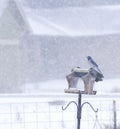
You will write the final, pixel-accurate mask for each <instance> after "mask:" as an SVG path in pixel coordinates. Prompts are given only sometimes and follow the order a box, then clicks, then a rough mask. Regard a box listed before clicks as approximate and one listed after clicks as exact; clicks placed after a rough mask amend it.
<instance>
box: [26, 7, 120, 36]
mask: <svg viewBox="0 0 120 129" xmlns="http://www.w3.org/2000/svg"><path fill="white" fill-rule="evenodd" d="M24 12H25V14H26V16H27V19H28V21H29V24H30V26H31V27H32V31H33V33H34V34H37V35H70V36H76V35H77V36H88V35H90V36H91V35H106V34H107V35H108V34H118V33H120V15H119V14H120V6H116V5H114V6H93V7H77V8H76V7H75V8H72V7H69V8H54V9H32V8H28V7H24Z"/></svg>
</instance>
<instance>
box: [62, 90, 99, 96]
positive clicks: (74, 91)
mask: <svg viewBox="0 0 120 129" xmlns="http://www.w3.org/2000/svg"><path fill="white" fill-rule="evenodd" d="M64 92H65V93H72V94H79V93H81V94H88V93H86V92H85V91H81V90H78V89H65V90H64ZM96 93H97V91H93V92H92V93H91V95H96ZM88 95H90V94H88Z"/></svg>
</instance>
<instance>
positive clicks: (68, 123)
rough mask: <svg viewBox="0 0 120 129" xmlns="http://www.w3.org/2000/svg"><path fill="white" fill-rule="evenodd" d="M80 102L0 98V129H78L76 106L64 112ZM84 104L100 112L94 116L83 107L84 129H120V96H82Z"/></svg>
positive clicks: (33, 97) (44, 96) (60, 97)
mask: <svg viewBox="0 0 120 129" xmlns="http://www.w3.org/2000/svg"><path fill="white" fill-rule="evenodd" d="M77 99H78V96H77V95H71V94H57V95H56V94H41V95H38V94H36V95H0V129H76V128H77V118H76V115H77V112H76V111H77V109H76V106H75V105H74V104H71V105H70V106H69V107H68V109H67V110H65V111H63V110H62V106H65V105H66V104H67V103H68V102H69V101H73V100H74V101H77ZM85 101H87V102H90V103H91V104H92V106H93V107H94V108H95V109H97V108H98V110H99V111H98V113H94V112H93V111H92V110H91V108H90V107H89V105H87V104H86V105H84V107H83V108H82V119H81V128H82V129H87V128H89V129H109V128H110V127H112V128H110V129H113V128H114V126H115V123H116V124H117V126H119V124H120V95H95V96H94V95H82V103H83V102H85ZM115 102H116V108H115ZM115 113H116V114H115Z"/></svg>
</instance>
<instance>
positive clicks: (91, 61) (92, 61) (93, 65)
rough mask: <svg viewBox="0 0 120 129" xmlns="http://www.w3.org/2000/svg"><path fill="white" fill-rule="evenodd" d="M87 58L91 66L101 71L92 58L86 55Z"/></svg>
mask: <svg viewBox="0 0 120 129" xmlns="http://www.w3.org/2000/svg"><path fill="white" fill-rule="evenodd" d="M87 59H88V63H89V64H90V65H91V66H92V67H93V68H96V69H97V71H98V72H100V73H102V72H101V71H100V69H99V68H98V65H97V63H96V62H95V61H94V60H93V58H92V57H91V56H87Z"/></svg>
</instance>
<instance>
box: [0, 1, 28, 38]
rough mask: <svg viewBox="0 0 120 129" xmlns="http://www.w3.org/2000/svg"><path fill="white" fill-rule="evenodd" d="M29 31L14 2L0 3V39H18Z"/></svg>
mask: <svg viewBox="0 0 120 129" xmlns="http://www.w3.org/2000/svg"><path fill="white" fill-rule="evenodd" d="M29 31H30V26H29V24H28V22H27V20H26V18H25V16H24V13H23V11H22V8H21V6H20V4H19V3H18V2H17V1H16V0H1V1H0V38H3V39H6V38H9V39H13V38H19V37H21V36H22V35H24V34H25V33H26V32H29Z"/></svg>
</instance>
